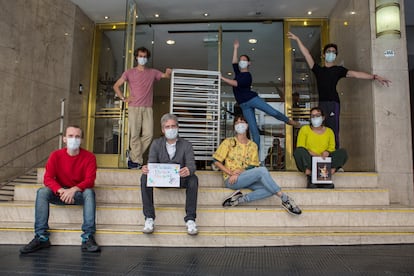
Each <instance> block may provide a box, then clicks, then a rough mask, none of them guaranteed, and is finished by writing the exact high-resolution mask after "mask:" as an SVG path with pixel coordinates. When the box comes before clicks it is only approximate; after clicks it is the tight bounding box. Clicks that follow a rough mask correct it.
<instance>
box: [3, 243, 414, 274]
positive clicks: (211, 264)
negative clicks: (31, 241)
mask: <svg viewBox="0 0 414 276" xmlns="http://www.w3.org/2000/svg"><path fill="white" fill-rule="evenodd" d="M20 247H21V246H20V245H19V246H17V245H2V246H0V275H226V276H228V275H238V276H239V275H249V276H251V275H254V276H256V275H414V244H408V245H362V246H294V247H261V248H159V247H153V248H150V247H103V249H102V252H101V253H98V254H96V253H95V254H94V253H82V252H81V251H80V247H78V246H52V247H51V248H49V249H42V250H40V251H38V252H35V253H32V254H29V255H20V254H19V248H20Z"/></svg>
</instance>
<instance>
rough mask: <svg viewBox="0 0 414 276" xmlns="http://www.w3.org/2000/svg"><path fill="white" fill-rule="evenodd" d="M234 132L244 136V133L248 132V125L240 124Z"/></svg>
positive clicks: (235, 127)
mask: <svg viewBox="0 0 414 276" xmlns="http://www.w3.org/2000/svg"><path fill="white" fill-rule="evenodd" d="M234 130H235V131H236V132H237V133H238V134H244V133H246V130H247V124H246V123H239V124H237V125H235V126H234Z"/></svg>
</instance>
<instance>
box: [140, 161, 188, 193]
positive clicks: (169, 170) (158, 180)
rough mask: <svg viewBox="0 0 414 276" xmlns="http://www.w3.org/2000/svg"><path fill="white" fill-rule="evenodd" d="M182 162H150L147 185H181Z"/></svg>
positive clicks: (174, 186) (173, 186) (172, 186)
mask: <svg viewBox="0 0 414 276" xmlns="http://www.w3.org/2000/svg"><path fill="white" fill-rule="evenodd" d="M179 172H180V164H164V163H148V175H147V187H171V188H177V187H180V175H179Z"/></svg>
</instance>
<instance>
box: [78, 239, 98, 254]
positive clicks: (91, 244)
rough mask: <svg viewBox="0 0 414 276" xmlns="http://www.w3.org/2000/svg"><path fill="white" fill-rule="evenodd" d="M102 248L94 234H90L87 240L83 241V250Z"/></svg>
mask: <svg viewBox="0 0 414 276" xmlns="http://www.w3.org/2000/svg"><path fill="white" fill-rule="evenodd" d="M99 251H101V248H100V247H99V245H98V244H97V243H96V241H95V238H94V237H93V236H89V238H88V239H87V240H86V241H83V242H82V252H99Z"/></svg>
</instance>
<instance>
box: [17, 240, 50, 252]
mask: <svg viewBox="0 0 414 276" xmlns="http://www.w3.org/2000/svg"><path fill="white" fill-rule="evenodd" d="M48 247H50V241H49V240H46V241H42V240H40V239H39V238H38V237H35V238H34V239H33V240H32V241H31V242H29V243H28V244H26V245H25V246H23V247H22V248H20V253H21V254H27V253H32V252H35V251H37V250H39V249H42V248H48Z"/></svg>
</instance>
